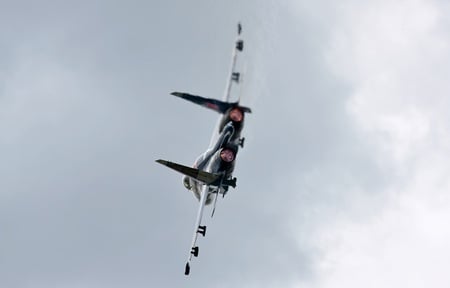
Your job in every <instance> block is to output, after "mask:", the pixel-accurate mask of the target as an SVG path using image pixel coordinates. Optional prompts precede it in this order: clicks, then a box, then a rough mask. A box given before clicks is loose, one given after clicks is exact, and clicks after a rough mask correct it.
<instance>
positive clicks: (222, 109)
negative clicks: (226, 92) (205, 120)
mask: <svg viewBox="0 0 450 288" xmlns="http://www.w3.org/2000/svg"><path fill="white" fill-rule="evenodd" d="M171 95H173V96H177V97H180V98H183V99H185V100H188V101H191V102H193V103H195V104H198V105H200V106H203V107H206V108H209V109H211V110H214V111H216V112H219V113H221V114H225V113H226V112H227V111H228V110H229V109H230V108H232V107H239V108H241V110H242V111H244V112H246V113H251V112H252V111H251V109H250V108H248V107H243V106H239V102H231V103H230V102H223V101H220V100H216V99H211V98H204V97H201V96H196V95H191V94H188V93H181V92H172V93H171Z"/></svg>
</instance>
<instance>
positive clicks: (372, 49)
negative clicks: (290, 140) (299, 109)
mask: <svg viewBox="0 0 450 288" xmlns="http://www.w3.org/2000/svg"><path fill="white" fill-rule="evenodd" d="M325 4H329V3H325ZM330 5H331V4H330ZM440 5H443V4H441V3H439V2H435V1H423V0H411V1H406V0H405V1H395V2H392V1H371V2H359V1H343V2H342V1H341V2H340V3H339V4H336V5H334V8H335V9H336V14H335V15H334V16H333V19H331V20H330V27H329V29H330V42H329V45H328V46H327V47H326V48H325V49H324V52H325V53H324V54H325V59H326V62H327V63H328V65H329V68H330V70H331V71H332V73H333V74H334V75H335V76H336V77H337V78H338V79H340V80H341V81H343V82H345V83H347V84H348V85H349V86H350V87H351V95H350V97H349V100H348V103H347V109H348V113H349V115H350V117H351V118H352V119H353V121H354V123H355V125H356V127H357V128H358V129H359V133H360V136H361V137H363V138H364V139H367V141H368V142H370V143H373V144H374V147H375V150H374V151H371V153H372V156H373V161H375V162H376V163H377V165H378V166H379V168H380V169H382V170H386V171H390V172H392V174H393V175H392V177H391V178H390V181H389V183H386V184H385V185H384V186H381V187H380V189H379V191H376V192H377V194H378V195H385V198H383V199H385V201H384V203H383V204H382V205H379V202H377V204H371V203H370V199H372V198H373V195H371V194H370V193H369V192H368V191H369V190H370V189H371V187H357V190H358V189H361V191H360V193H354V191H355V186H354V185H352V184H348V188H349V189H347V190H348V191H353V192H348V191H345V189H341V190H342V193H343V194H342V197H345V198H347V199H350V200H348V201H349V203H350V205H346V208H348V207H349V209H348V210H346V211H344V212H343V213H341V214H339V215H337V214H338V213H336V215H335V216H336V217H335V218H334V219H331V221H329V222H328V223H325V222H324V221H317V222H318V223H317V224H318V225H317V227H316V228H315V229H314V230H313V233H312V236H311V239H310V241H311V243H313V244H311V245H312V247H314V248H315V249H316V250H317V251H319V253H318V254H317V255H320V257H319V256H318V257H317V258H316V260H317V262H316V264H317V265H316V267H315V272H316V273H317V276H318V278H317V279H316V281H314V283H312V286H314V287H448V286H449V285H450V276H449V275H448V273H447V271H446V267H449V265H450V260H449V259H450V249H449V247H448V243H449V242H450V230H449V229H448V224H449V222H450V212H449V211H450V196H448V193H449V192H450V181H449V180H448V175H449V172H450V164H449V163H450V161H449V160H450V154H449V149H450V145H449V144H450V142H449V139H450V124H449V123H450V122H449V121H448V120H449V116H448V107H449V105H448V104H449V101H448V98H449V97H448V95H449V94H450V89H449V86H448V79H446V78H448V75H450V68H449V67H450V65H448V64H449V62H450V56H449V55H450V45H449V44H450V39H449V37H448V35H449V34H448V31H445V30H444V28H443V24H444V23H443V22H442V21H443V15H446V13H445V12H444V11H445V7H441V6H440ZM446 76H447V77H446ZM343 165H351V164H349V163H343ZM318 179H319V178H318ZM375 180H376V179H375ZM316 184H317V185H319V186H320V187H323V185H322V183H320V182H319V181H317V183H316ZM308 185H309V186H311V183H309V184H308ZM377 205H379V206H378V207H377V208H376V209H375V211H376V213H369V212H367V213H366V214H365V215H364V213H363V214H361V211H362V210H364V208H363V209H362V208H361V206H363V207H367V208H373V207H375V206H377ZM368 210H370V211H371V212H373V209H368ZM303 238H304V237H303ZM303 238H302V239H303ZM302 241H303V240H302ZM302 287H303V286H302Z"/></svg>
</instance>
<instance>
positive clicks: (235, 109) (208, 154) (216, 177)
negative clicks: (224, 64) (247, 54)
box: [156, 23, 251, 275]
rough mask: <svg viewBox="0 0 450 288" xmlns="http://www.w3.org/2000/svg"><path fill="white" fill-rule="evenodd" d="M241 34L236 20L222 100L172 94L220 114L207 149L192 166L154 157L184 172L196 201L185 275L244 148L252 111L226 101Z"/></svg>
mask: <svg viewBox="0 0 450 288" xmlns="http://www.w3.org/2000/svg"><path fill="white" fill-rule="evenodd" d="M241 33H242V25H241V24H240V23H239V24H238V35H237V39H236V42H235V45H234V49H233V53H232V64H231V71H230V75H229V78H228V79H227V85H226V90H225V93H224V97H223V99H222V100H216V99H212V98H205V97H201V96H197V95H192V94H189V93H184V92H173V93H171V94H172V95H173V96H176V97H179V98H182V99H185V100H188V101H190V102H192V103H195V104H198V105H200V106H203V107H205V108H208V109H211V110H214V111H216V112H218V113H220V116H219V120H218V125H217V127H216V129H215V130H214V131H213V136H212V139H211V143H210V145H209V148H208V149H207V151H205V152H204V153H203V154H202V155H200V156H199V157H198V158H197V160H196V161H195V163H194V165H193V167H189V166H185V165H182V164H178V163H174V162H171V161H167V160H162V159H159V160H156V162H158V163H159V164H162V165H165V166H167V167H169V168H171V169H173V170H175V171H177V172H179V173H181V174H183V175H184V177H183V185H184V186H185V188H186V189H188V190H190V191H192V193H193V194H194V196H195V197H196V198H197V199H198V200H199V208H198V212H197V218H196V222H195V226H194V233H193V238H192V243H191V247H190V250H189V256H188V260H187V263H186V266H185V275H189V273H190V263H191V260H192V257H197V256H198V253H199V247H198V245H197V240H198V235H202V236H205V235H206V226H205V225H202V217H203V210H204V208H205V206H206V205H208V204H211V203H214V205H213V208H212V214H211V216H213V215H214V211H215V208H216V203H217V198H218V197H219V195H222V196H223V197H224V196H225V194H226V193H227V192H228V189H229V187H232V188H236V177H233V171H234V166H235V162H236V156H237V153H238V150H239V148H243V147H244V141H245V138H243V137H241V132H242V129H243V127H244V118H245V114H246V113H251V109H250V108H248V107H245V106H241V105H240V104H239V101H237V102H230V101H229V100H230V96H231V95H230V94H231V86H232V85H233V84H235V85H238V84H240V82H241V81H242V77H241V73H239V72H238V71H236V61H237V56H238V54H239V53H241V52H242V51H243V49H244V41H243V40H242V39H241ZM213 201H214V202H213Z"/></svg>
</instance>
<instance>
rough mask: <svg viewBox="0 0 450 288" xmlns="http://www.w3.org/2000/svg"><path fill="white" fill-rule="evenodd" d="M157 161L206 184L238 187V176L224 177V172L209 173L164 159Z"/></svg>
mask: <svg viewBox="0 0 450 288" xmlns="http://www.w3.org/2000/svg"><path fill="white" fill-rule="evenodd" d="M156 162H158V163H159V164H162V165H165V166H167V167H169V168H171V169H173V170H175V171H177V172H180V173H181V174H184V175H186V176H189V177H191V178H194V179H195V180H197V181H200V182H203V183H205V184H206V185H213V186H219V185H220V184H222V186H231V187H233V188H235V187H236V178H233V179H222V178H223V174H217V173H209V172H206V171H202V170H199V169H195V168H191V167H188V166H184V165H181V164H178V163H174V162H170V161H166V160H162V159H159V160H156Z"/></svg>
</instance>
